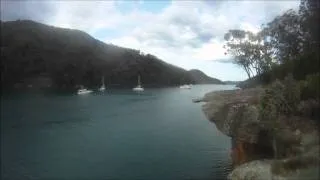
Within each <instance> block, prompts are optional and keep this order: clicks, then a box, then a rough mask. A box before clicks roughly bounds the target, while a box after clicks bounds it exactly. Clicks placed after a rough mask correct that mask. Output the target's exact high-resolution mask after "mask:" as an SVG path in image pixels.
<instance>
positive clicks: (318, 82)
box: [300, 73, 320, 100]
mask: <svg viewBox="0 0 320 180" xmlns="http://www.w3.org/2000/svg"><path fill="white" fill-rule="evenodd" d="M300 88H301V99H302V100H308V99H316V100H319V96H320V90H319V88H320V73H315V74H311V75H308V76H307V77H306V79H305V80H304V81H301V82H300Z"/></svg>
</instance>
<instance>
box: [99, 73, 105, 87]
mask: <svg viewBox="0 0 320 180" xmlns="http://www.w3.org/2000/svg"><path fill="white" fill-rule="evenodd" d="M101 84H102V85H101V87H100V88H99V91H104V90H106V86H105V85H104V76H102V79H101Z"/></svg>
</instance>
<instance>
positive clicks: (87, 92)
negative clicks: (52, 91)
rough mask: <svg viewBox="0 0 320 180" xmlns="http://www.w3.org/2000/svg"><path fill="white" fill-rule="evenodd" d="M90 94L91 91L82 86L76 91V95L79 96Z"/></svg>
mask: <svg viewBox="0 0 320 180" xmlns="http://www.w3.org/2000/svg"><path fill="white" fill-rule="evenodd" d="M89 93H92V91H91V90H89V89H86V88H84V87H83V86H81V88H80V89H78V91H77V94H78V95H81V94H89Z"/></svg>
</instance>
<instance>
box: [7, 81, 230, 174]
mask: <svg viewBox="0 0 320 180" xmlns="http://www.w3.org/2000/svg"><path fill="white" fill-rule="evenodd" d="M233 88H234V86H226V85H225V86H223V85H219V86H218V85H198V86H194V87H193V89H191V90H186V89H179V88H164V89H146V91H145V92H143V93H140V94H139V93H134V92H131V91H130V90H110V91H107V92H105V93H93V94H87V95H83V96H77V95H57V94H56V95H54V94H19V95H10V96H6V97H2V98H1V176H2V178H3V179H79V180H80V179H112V180H113V179H115V180H122V179H123V180H127V179H147V180H153V179H159V180H160V179H161V180H171V179H172V180H179V179H199V180H200V179H201V180H203V179H221V178H225V176H226V174H227V173H228V171H229V170H230V164H231V160H230V158H229V149H230V139H229V138H228V137H226V136H224V135H222V134H221V133H220V132H218V131H217V130H216V127H215V126H214V124H213V123H210V122H209V121H208V120H207V119H206V118H205V116H204V114H203V113H202V111H201V104H194V103H192V98H196V97H201V96H203V95H204V94H205V93H207V92H210V91H213V90H221V89H233Z"/></svg>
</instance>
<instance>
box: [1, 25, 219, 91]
mask: <svg viewBox="0 0 320 180" xmlns="http://www.w3.org/2000/svg"><path fill="white" fill-rule="evenodd" d="M138 75H140V76H141V80H142V83H143V84H144V85H145V86H172V85H180V84H186V83H188V84H189V83H194V84H197V83H198V82H197V80H196V79H193V78H192V76H191V74H190V73H189V72H188V71H186V70H184V69H182V68H179V67H176V66H173V65H171V64H168V63H165V62H164V61H162V60H160V59H159V58H157V57H156V56H153V55H150V54H143V53H141V52H140V51H138V50H134V49H128V48H122V47H118V46H115V45H111V44H105V43H103V42H101V41H99V40H96V39H94V38H92V37H91V36H90V35H88V34H87V33H85V32H82V31H79V30H72V29H64V28H57V27H52V26H47V25H44V24H40V23H37V22H33V21H29V20H22V21H20V20H18V21H9V22H1V77H2V85H3V86H2V87H5V88H11V87H14V86H16V85H17V84H19V83H20V84H25V83H26V82H27V79H33V78H38V77H39V76H41V77H46V78H48V79H50V80H51V81H52V83H51V85H52V86H54V87H55V88H57V89H68V90H69V89H76V88H77V87H78V86H79V85H84V86H87V87H98V86H100V83H101V78H102V76H104V77H105V83H106V84H107V85H119V86H122V87H129V86H130V87H131V86H133V85H136V83H137V76H138ZM207 80H208V83H222V82H221V81H219V80H215V79H210V78H209V79H207ZM201 83H203V82H202V81H201Z"/></svg>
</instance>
